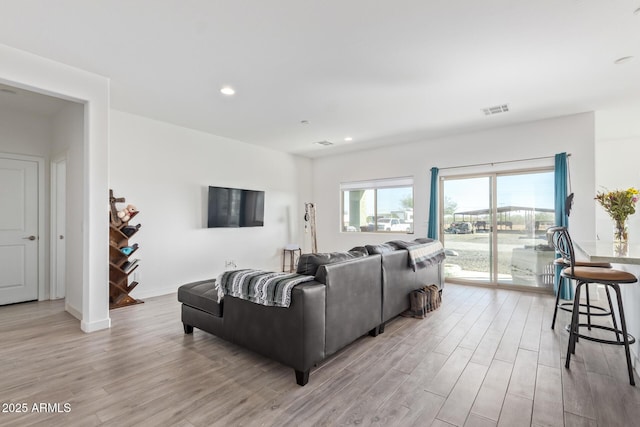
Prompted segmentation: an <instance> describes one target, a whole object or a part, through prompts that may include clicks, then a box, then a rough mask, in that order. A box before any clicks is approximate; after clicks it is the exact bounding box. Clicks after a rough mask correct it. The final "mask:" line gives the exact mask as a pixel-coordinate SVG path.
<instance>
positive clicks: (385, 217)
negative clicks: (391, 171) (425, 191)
mask: <svg viewBox="0 0 640 427" xmlns="http://www.w3.org/2000/svg"><path fill="white" fill-rule="evenodd" d="M340 192H341V196H342V224H341V226H342V231H343V232H372V233H413V178H392V179H378V180H373V181H360V182H348V183H343V184H340Z"/></svg>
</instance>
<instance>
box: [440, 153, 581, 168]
mask: <svg viewBox="0 0 640 427" xmlns="http://www.w3.org/2000/svg"><path fill="white" fill-rule="evenodd" d="M567 157H571V153H567ZM553 158H555V156H542V157H531V158H528V159H519V160H503V161H500V162H490V163H476V164H474V165H462V166H448V167H446V168H439V169H438V170H441V171H442V170H447V169H459V168H472V167H474V166H494V165H500V164H504V163H517V162H527V161H531V160H543V159H553Z"/></svg>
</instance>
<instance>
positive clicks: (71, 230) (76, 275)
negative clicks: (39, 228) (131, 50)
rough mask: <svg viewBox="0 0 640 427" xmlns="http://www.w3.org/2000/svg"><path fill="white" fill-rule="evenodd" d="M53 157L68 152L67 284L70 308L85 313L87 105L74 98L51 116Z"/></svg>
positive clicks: (66, 301)
mask: <svg viewBox="0 0 640 427" xmlns="http://www.w3.org/2000/svg"><path fill="white" fill-rule="evenodd" d="M51 124H52V126H51V127H52V133H51V138H52V144H51V157H52V158H55V157H58V156H60V155H65V157H66V159H67V168H66V170H67V177H66V183H67V185H66V186H67V188H66V224H65V228H66V235H65V247H66V278H67V280H66V287H65V292H66V293H65V305H66V309H67V311H69V312H70V313H73V314H74V315H76V316H77V315H78V314H79V313H82V263H79V262H78V260H81V259H82V256H83V254H82V230H81V229H80V227H78V224H81V223H82V200H83V171H84V165H83V162H84V106H83V105H82V104H78V103H73V102H70V103H69V104H68V106H66V107H64V108H63V109H62V110H60V111H58V112H57V113H56V114H55V116H53V117H52V118H51Z"/></svg>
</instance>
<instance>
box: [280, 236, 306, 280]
mask: <svg viewBox="0 0 640 427" xmlns="http://www.w3.org/2000/svg"><path fill="white" fill-rule="evenodd" d="M296 254H297V255H298V258H300V257H301V256H302V249H301V248H300V246H298V245H296V244H294V243H291V244H288V245H287V246H285V247H284V249H283V250H282V271H287V270H286V267H285V260H286V259H287V255H288V256H289V273H293V272H294V271H295V269H296V261H295V260H296Z"/></svg>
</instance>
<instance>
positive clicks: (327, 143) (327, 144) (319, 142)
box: [314, 141, 333, 147]
mask: <svg viewBox="0 0 640 427" xmlns="http://www.w3.org/2000/svg"><path fill="white" fill-rule="evenodd" d="M314 144H318V145H324V146H325V147H327V146H329V145H333V142H329V141H318V142H314Z"/></svg>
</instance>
